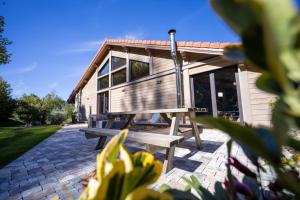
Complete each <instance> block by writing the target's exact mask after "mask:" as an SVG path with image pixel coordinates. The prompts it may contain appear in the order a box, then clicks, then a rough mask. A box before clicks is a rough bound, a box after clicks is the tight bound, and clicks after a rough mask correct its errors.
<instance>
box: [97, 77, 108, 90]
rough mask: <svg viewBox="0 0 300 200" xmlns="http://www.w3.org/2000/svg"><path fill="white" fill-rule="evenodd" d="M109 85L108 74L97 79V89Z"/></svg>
mask: <svg viewBox="0 0 300 200" xmlns="http://www.w3.org/2000/svg"><path fill="white" fill-rule="evenodd" d="M108 86H109V76H108V75H107V76H104V77H102V78H100V79H98V90H101V89H104V88H108Z"/></svg>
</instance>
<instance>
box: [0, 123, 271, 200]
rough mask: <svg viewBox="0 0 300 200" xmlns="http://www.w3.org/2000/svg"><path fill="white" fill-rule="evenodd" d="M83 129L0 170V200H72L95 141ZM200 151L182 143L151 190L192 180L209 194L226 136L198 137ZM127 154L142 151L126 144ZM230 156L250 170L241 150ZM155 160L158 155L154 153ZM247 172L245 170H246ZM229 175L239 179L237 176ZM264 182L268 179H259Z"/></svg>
mask: <svg viewBox="0 0 300 200" xmlns="http://www.w3.org/2000/svg"><path fill="white" fill-rule="evenodd" d="M84 126H85V125H71V126H66V127H65V128H63V129H61V130H60V131H58V132H57V133H56V134H54V135H52V136H51V137H49V138H48V139H46V140H45V141H43V142H42V143H40V144H39V145H37V146H35V147H34V148H33V149H31V150H30V151H28V152H27V153H25V154H24V155H23V156H21V157H19V158H18V159H16V160H15V161H13V162H12V163H10V164H9V165H7V166H6V167H4V168H2V169H0V200H2V199H51V198H53V197H54V196H56V195H58V196H59V197H60V199H66V198H67V195H66V194H69V195H72V196H73V197H74V198H75V199H77V198H78V197H79V195H80V193H81V192H82V190H83V188H82V186H81V183H80V180H81V177H82V176H84V175H86V174H88V173H90V172H92V171H93V170H94V169H95V159H96V155H97V153H98V152H97V151H96V150H94V147H95V145H96V143H97V139H93V140H87V139H85V137H84V135H83V133H81V132H79V131H78V129H79V128H81V127H84ZM201 138H202V140H203V147H204V148H203V149H202V150H201V151H200V150H198V149H196V147H195V144H194V142H193V139H190V140H188V141H185V142H184V143H182V144H181V145H180V146H179V147H178V148H176V151H175V161H174V165H175V168H174V169H172V170H171V171H170V172H168V173H167V174H164V175H162V176H161V177H160V179H159V180H158V182H157V183H156V184H155V185H153V187H154V188H158V187H159V186H160V185H161V184H162V183H167V184H169V185H170V186H172V187H174V188H179V189H183V188H184V187H185V183H184V182H183V180H182V179H181V177H182V176H189V175H191V174H194V175H195V176H197V177H198V178H199V179H200V181H201V183H202V184H203V186H204V187H206V188H208V189H209V190H211V191H213V190H214V188H213V186H214V183H215V181H223V180H224V177H225V175H226V167H225V163H226V152H227V151H226V145H225V142H226V141H227V140H228V138H227V136H226V135H224V134H222V133H220V132H219V131H216V130H205V131H204V133H203V134H201ZM126 145H127V146H128V147H129V149H130V150H131V151H132V152H135V151H138V150H141V149H142V148H144V147H143V145H141V144H137V143H127V144H126ZM233 155H235V156H236V157H238V159H239V160H241V161H244V164H247V165H248V166H250V163H248V161H247V159H246V158H245V156H244V155H243V153H242V151H241V149H240V148H239V147H238V146H237V145H234V146H233ZM155 156H156V157H157V158H158V159H162V158H163V154H162V153H155ZM250 167H251V166H250ZM234 173H235V174H236V175H237V176H239V177H241V174H240V173H239V172H237V171H234ZM263 178H264V179H265V180H267V179H268V178H270V177H268V176H266V177H263Z"/></svg>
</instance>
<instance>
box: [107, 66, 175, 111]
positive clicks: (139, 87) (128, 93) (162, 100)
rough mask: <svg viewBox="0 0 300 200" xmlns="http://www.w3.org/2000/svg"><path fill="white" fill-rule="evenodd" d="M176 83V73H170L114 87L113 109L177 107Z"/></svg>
mask: <svg viewBox="0 0 300 200" xmlns="http://www.w3.org/2000/svg"><path fill="white" fill-rule="evenodd" d="M154 68H155V67H154ZM175 85H176V83H175V74H170V75H166V76H162V77H159V78H155V79H151V80H147V81H142V82H140V83H137V84H131V85H128V86H124V87H120V88H117V89H113V90H111V111H112V112H117V111H118V112H120V111H130V110H144V109H148V110H149V109H160V108H175V107H176V88H175Z"/></svg>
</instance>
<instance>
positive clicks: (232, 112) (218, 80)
mask: <svg viewBox="0 0 300 200" xmlns="http://www.w3.org/2000/svg"><path fill="white" fill-rule="evenodd" d="M236 72H237V69H236V68H233V67H230V68H224V69H222V70H220V71H216V72H215V73H214V79H215V90H216V103H217V115H218V116H219V117H223V118H226V119H229V120H232V121H237V120H238V119H239V105H238V97H237V88H236V80H235V73H236Z"/></svg>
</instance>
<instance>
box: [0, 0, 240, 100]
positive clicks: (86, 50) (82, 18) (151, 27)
mask: <svg viewBox="0 0 300 200" xmlns="http://www.w3.org/2000/svg"><path fill="white" fill-rule="evenodd" d="M0 15H2V16H4V18H5V23H6V24H5V32H4V36H5V37H7V38H8V39H9V40H11V41H12V42H13V43H12V44H11V45H10V46H9V47H8V50H9V52H10V53H11V54H12V57H11V62H10V63H9V64H7V65H1V66H0V76H2V77H3V78H4V79H5V80H7V81H8V82H9V83H10V84H11V86H12V89H13V95H14V96H15V97H20V96H21V95H23V94H25V93H26V94H30V93H35V94H37V95H39V96H44V95H46V94H47V93H49V92H53V91H55V92H56V93H57V94H58V95H59V96H61V97H62V98H64V99H67V98H68V96H69V95H70V93H71V92H72V90H73V88H74V87H75V85H76V83H77V82H78V81H79V79H80V77H81V75H82V74H83V72H84V71H85V69H86V68H87V66H88V64H89V63H90V61H91V60H92V58H93V56H94V55H95V54H96V52H97V50H98V49H99V47H100V46H101V43H102V41H104V40H105V39H106V38H118V39H121V38H124V39H146V40H168V39H169V37H168V33H167V32H168V30H169V29H171V28H175V29H176V30H177V34H176V39H177V40H184V41H210V42H237V41H238V37H237V36H236V35H235V34H234V33H232V32H231V31H230V30H229V29H228V28H227V27H226V25H225V24H224V23H223V22H222V20H221V19H220V18H219V17H218V16H217V15H216V14H215V13H214V12H213V10H212V8H211V7H210V5H209V3H208V1H206V0H26V1H24V0H0Z"/></svg>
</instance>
